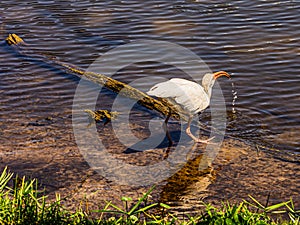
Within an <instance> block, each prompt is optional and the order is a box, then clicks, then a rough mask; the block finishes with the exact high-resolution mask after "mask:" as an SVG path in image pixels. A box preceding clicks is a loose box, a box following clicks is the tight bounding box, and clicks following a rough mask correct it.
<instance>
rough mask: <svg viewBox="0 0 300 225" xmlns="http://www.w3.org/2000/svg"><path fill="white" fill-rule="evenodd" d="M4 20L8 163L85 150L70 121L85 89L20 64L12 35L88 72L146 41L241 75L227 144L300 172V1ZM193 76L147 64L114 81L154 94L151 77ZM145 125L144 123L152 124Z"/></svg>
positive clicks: (3, 6) (101, 7)
mask: <svg viewBox="0 0 300 225" xmlns="http://www.w3.org/2000/svg"><path fill="white" fill-rule="evenodd" d="M0 18H1V47H0V68H1V72H0V76H1V79H0V96H1V100H0V104H1V110H0V126H1V131H0V142H1V147H0V150H1V151H2V154H3V153H5V152H6V153H7V154H8V153H11V154H17V152H18V151H19V152H22V151H26V150H28V149H29V150H36V151H38V152H40V153H42V152H43V149H46V148H50V149H60V150H62V149H65V148H66V146H68V147H70V148H71V147H72V146H73V148H75V147H74V146H75V143H74V140H73V138H72V135H73V132H72V126H71V122H70V116H71V114H72V103H73V96H74V93H75V89H76V86H77V84H78V82H79V80H78V79H77V78H76V77H74V76H72V75H69V74H66V73H64V72H62V71H59V70H57V69H54V68H53V67H52V66H51V65H47V64H43V63H40V62H35V61H32V60H26V59H24V58H20V57H16V55H14V53H13V51H12V50H11V49H10V48H9V47H8V46H6V44H5V43H4V41H3V40H4V38H5V36H6V34H7V33H16V34H18V35H20V36H21V37H22V38H24V40H25V41H26V42H28V43H29V44H30V46H32V48H34V49H38V50H39V51H41V52H43V53H46V54H49V55H52V56H57V57H59V58H60V59H61V60H63V61H66V62H70V63H73V64H75V65H77V66H79V67H82V68H88V67H89V65H90V64H91V63H92V62H93V61H94V60H95V59H96V58H97V57H98V56H100V55H102V54H104V53H105V52H107V51H108V50H111V49H113V48H115V47H117V46H120V45H122V44H125V43H130V42H134V41H138V40H143V39H151V40H153V39H154V40H163V41H169V42H172V43H176V44H179V45H181V46H184V47H186V48H188V49H190V50H191V51H193V52H194V53H196V54H197V55H198V56H200V57H201V58H202V59H203V60H204V62H205V63H206V64H207V65H208V66H209V67H210V69H211V70H213V71H218V70H225V71H227V72H229V73H230V74H231V75H232V82H234V86H232V85H231V84H230V81H229V82H228V81H226V80H225V79H220V85H221V87H222V90H223V94H224V96H225V100H226V105H227V110H228V113H229V117H230V118H229V120H228V130H227V134H228V135H230V136H232V137H238V138H242V139H244V140H246V141H249V143H250V144H251V143H252V144H253V145H255V144H263V145H265V146H272V147H275V148H276V149H277V150H279V151H280V153H281V154H279V156H278V157H279V158H282V159H285V156H286V155H287V154H289V160H292V161H293V160H294V161H297V162H299V155H300V140H299V135H298V132H299V130H300V119H299V114H300V108H299V103H300V79H299V78H300V73H299V71H300V65H299V53H300V51H299V43H300V25H299V24H300V4H299V2H298V1H292V0H291V1H272V0H268V1H262V0H261V1H258V0H256V1H245V0H239V1H232V2H230V3H228V2H220V1H209V2H207V1H182V0H181V1H155V2H151V1H150V2H149V1H146V2H142V1H134V0H132V1H99V2H95V1H88V0H85V1H60V2H59V3H56V2H52V1H19V2H18V3H17V4H14V5H12V4H11V1H6V0H4V1H1V3H0ZM184 76H185V75H184V74H183V73H182V72H181V71H179V70H176V69H174V67H171V66H166V65H161V64H159V63H155V62H144V63H141V64H135V65H131V66H129V67H127V68H125V69H123V70H120V71H118V72H117V74H116V75H115V76H114V78H116V79H119V80H122V81H123V82H132V81H134V80H136V79H139V78H146V79H144V80H143V82H142V83H138V84H137V86H136V87H137V88H139V89H141V90H143V91H145V90H146V89H147V88H148V87H151V86H152V85H153V84H154V83H155V82H154V81H156V82H159V81H161V80H160V78H157V79H156V78H155V79H156V80H154V79H151V82H152V83H147V82H146V80H147V77H164V78H166V79H167V78H171V77H184ZM235 91H237V95H236V93H235ZM104 94H105V93H104ZM236 96H237V98H236ZM112 99H113V97H112V94H111V93H109V92H107V93H106V95H104V97H103V100H101V104H102V105H101V107H102V108H106V107H109V106H110V104H111V103H110V101H111V100H112ZM139 110H141V109H139ZM230 111H232V112H233V114H232V115H231V114H230ZM146 114H147V113H146ZM136 116H137V117H136V120H140V121H143V120H144V119H145V118H146V117H147V115H143V113H142V114H141V113H137V115H136ZM70 143H71V144H70Z"/></svg>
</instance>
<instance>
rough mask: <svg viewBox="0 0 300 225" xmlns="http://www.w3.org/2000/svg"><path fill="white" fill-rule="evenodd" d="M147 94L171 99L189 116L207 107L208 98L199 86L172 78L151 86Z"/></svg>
mask: <svg viewBox="0 0 300 225" xmlns="http://www.w3.org/2000/svg"><path fill="white" fill-rule="evenodd" d="M147 94H149V95H153V96H156V97H161V98H172V99H174V100H175V102H176V103H177V104H179V105H181V106H182V107H183V108H185V109H186V110H187V111H188V112H189V113H190V114H196V113H198V112H200V111H202V110H204V109H206V108H207V107H208V105H209V101H210V99H209V96H208V94H207V93H206V92H205V91H204V89H203V87H202V86H201V85H200V84H197V83H195V82H192V81H189V80H185V79H180V78H173V79H171V80H169V81H166V82H162V83H159V84H156V85H155V86H153V87H152V88H151V89H150V90H149V91H148V92H147Z"/></svg>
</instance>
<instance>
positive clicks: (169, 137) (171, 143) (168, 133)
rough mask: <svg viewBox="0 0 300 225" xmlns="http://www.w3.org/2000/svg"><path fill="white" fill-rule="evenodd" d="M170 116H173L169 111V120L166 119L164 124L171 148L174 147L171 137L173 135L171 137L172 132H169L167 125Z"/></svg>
mask: <svg viewBox="0 0 300 225" xmlns="http://www.w3.org/2000/svg"><path fill="white" fill-rule="evenodd" d="M170 116H171V113H170V111H169V113H168V116H167V118H166V119H165V121H164V124H163V128H164V131H165V132H166V135H167V138H168V141H169V147H170V146H172V145H173V140H172V137H171V135H170V132H169V130H168V125H167V124H168V121H169V119H170Z"/></svg>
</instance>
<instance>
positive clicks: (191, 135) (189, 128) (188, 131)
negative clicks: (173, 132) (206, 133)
mask: <svg viewBox="0 0 300 225" xmlns="http://www.w3.org/2000/svg"><path fill="white" fill-rule="evenodd" d="M192 120H193V116H190V118H189V120H188V124H187V128H186V130H185V131H186V134H187V135H189V136H190V137H191V138H192V139H193V140H194V141H195V142H197V143H204V144H208V143H209V142H210V141H211V140H212V139H214V138H215V137H211V138H209V139H207V140H201V139H199V138H196V137H195V136H194V135H193V134H192V132H191V123H192Z"/></svg>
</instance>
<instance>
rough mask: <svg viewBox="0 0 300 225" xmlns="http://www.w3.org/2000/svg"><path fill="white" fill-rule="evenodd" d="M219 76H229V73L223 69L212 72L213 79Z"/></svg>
mask: <svg viewBox="0 0 300 225" xmlns="http://www.w3.org/2000/svg"><path fill="white" fill-rule="evenodd" d="M221 76H226V77H228V78H230V75H229V74H228V73H226V72H225V71H219V72H215V73H214V79H215V80H216V79H217V78H219V77H221Z"/></svg>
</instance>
